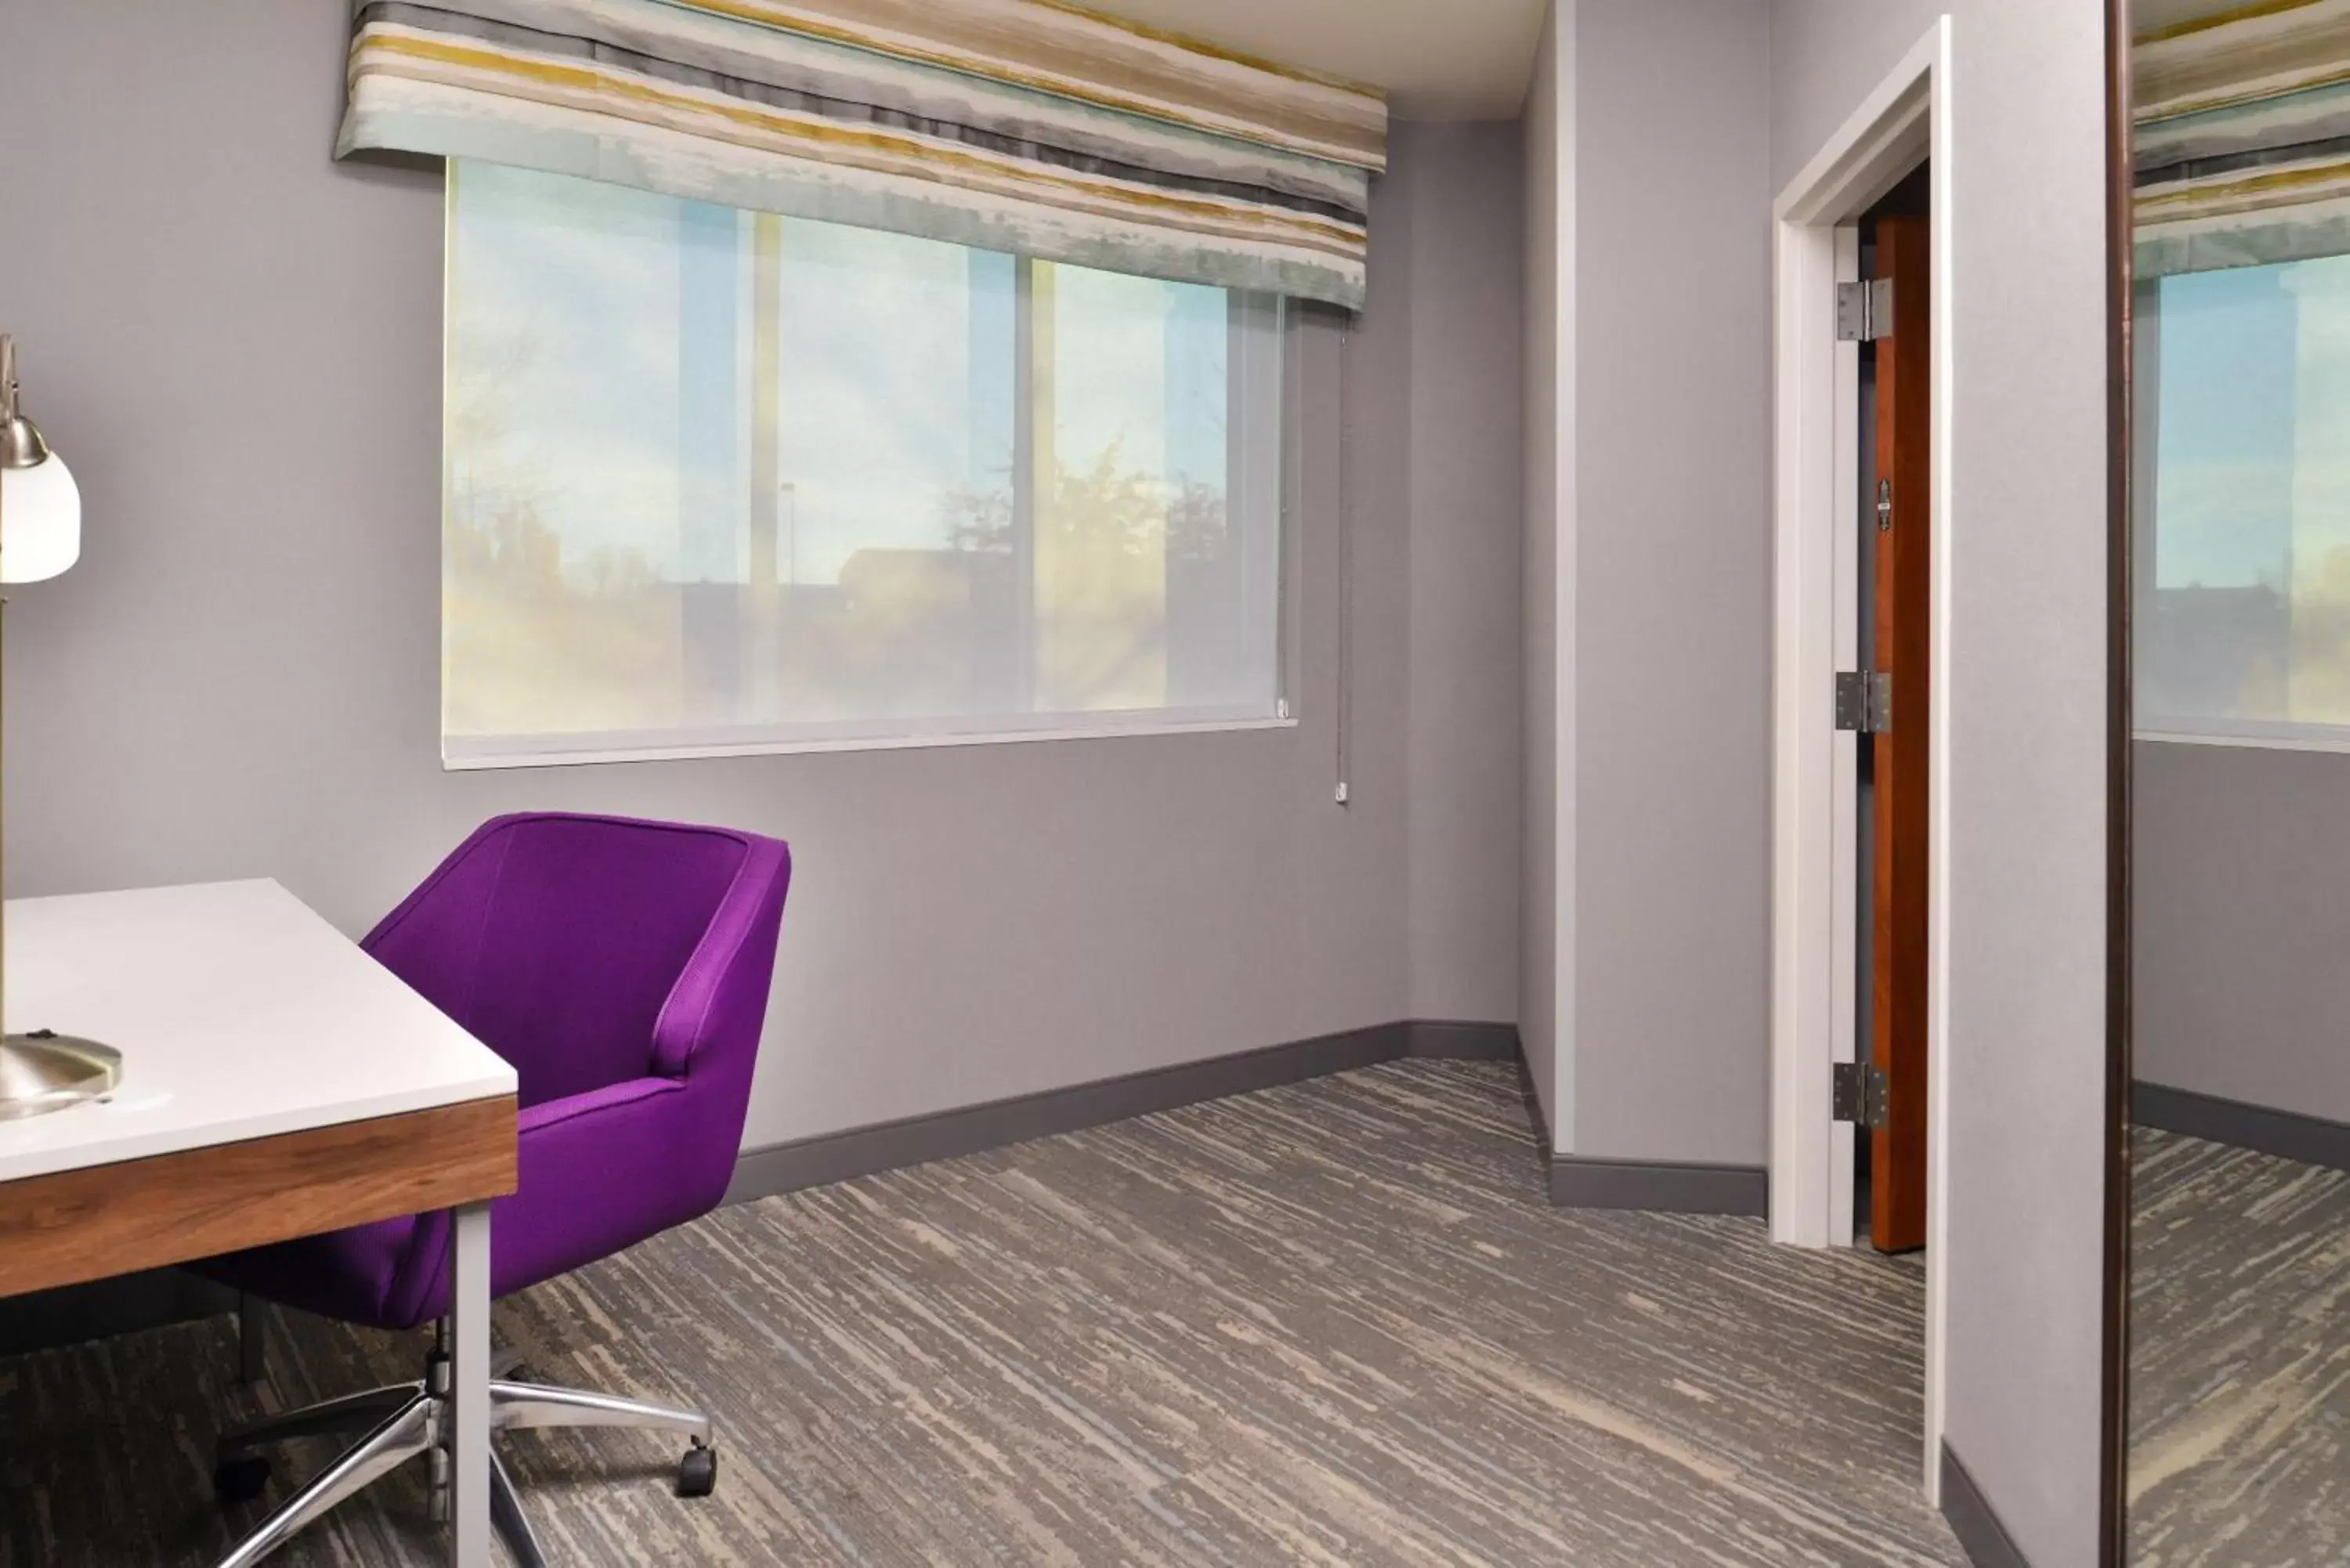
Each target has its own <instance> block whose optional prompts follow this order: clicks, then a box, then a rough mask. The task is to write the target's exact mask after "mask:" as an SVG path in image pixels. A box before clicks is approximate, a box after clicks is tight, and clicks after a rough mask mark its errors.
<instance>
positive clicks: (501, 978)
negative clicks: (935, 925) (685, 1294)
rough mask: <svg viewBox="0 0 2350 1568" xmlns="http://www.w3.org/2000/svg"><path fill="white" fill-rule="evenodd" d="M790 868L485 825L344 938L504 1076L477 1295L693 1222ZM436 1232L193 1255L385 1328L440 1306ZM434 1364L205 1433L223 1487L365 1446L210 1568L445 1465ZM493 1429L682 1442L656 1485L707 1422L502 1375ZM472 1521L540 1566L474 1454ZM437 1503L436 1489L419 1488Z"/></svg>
mask: <svg viewBox="0 0 2350 1568" xmlns="http://www.w3.org/2000/svg"><path fill="white" fill-rule="evenodd" d="M790 879H791V856H790V852H789V851H788V850H787V849H786V848H785V846H784V845H782V844H780V843H778V842H776V841H775V840H774V839H771V838H761V837H758V836H755V835H753V834H748V833H734V832H730V831H727V830H725V829H723V828H714V827H693V826H685V825H682V824H677V823H664V822H637V821H632V820H629V819H627V818H622V817H609V816H573V815H560V814H553V813H546V814H536V815H520V816H502V817H498V818H496V819H495V820H494V821H492V822H489V823H487V824H485V825H484V826H482V828H481V829H480V830H479V831H477V832H476V833H474V834H473V836H472V837H470V838H468V839H466V840H465V842H464V843H463V844H462V845H460V846H458V847H457V849H456V852H455V853H454V854H452V855H451V856H450V857H449V858H448V859H446V860H444V861H442V863H441V867H440V868H439V869H438V870H436V871H434V872H433V873H432V876H431V877H427V878H426V879H425V881H424V884H423V886H421V887H420V888H417V889H416V891H415V892H413V893H411V894H410V895H409V896H408V898H407V900H406V901H405V902H403V903H402V904H401V905H400V908H398V909H394V910H393V911H392V912H391V913H390V915H387V916H386V917H384V919H383V922H382V923H381V924H380V925H379V926H377V927H376V929H374V930H373V931H371V932H369V934H368V938H367V940H366V942H365V943H364V944H363V945H364V946H365V947H366V949H367V950H368V951H369V952H370V953H372V954H374V955H375V956H376V958H378V959H379V960H380V961H382V963H383V964H384V966H385V967H386V968H387V969H390V971H392V972H393V973H394V974H397V975H399V976H400V978H401V979H402V980H404V981H407V982H408V983H409V984H410V985H411V986H413V987H415V988H416V990H417V991H418V992H421V993H422V994H423V995H424V996H425V997H426V998H428V999H429V1000H430V1001H432V1002H433V1003H434V1004H435V1005H437V1006H438V1007H440V1008H441V1009H442V1011H443V1012H446V1013H448V1014H449V1016H450V1017H452V1018H453V1019H455V1020H456V1021H457V1022H458V1023H461V1024H463V1025H464V1026H465V1028H466V1029H467V1030H468V1031H470V1032H471V1033H473V1035H474V1036H475V1037H476V1038H478V1039H479V1040H481V1041H482V1042H483V1043H484V1044H486V1045H488V1046H489V1047H490V1048H491V1049H492V1050H494V1051H495V1052H497V1054H499V1055H501V1056H503V1057H504V1058H505V1059H506V1060H507V1061H508V1062H510V1063H512V1064H514V1068H515V1075H516V1077H517V1078H518V1079H519V1080H520V1085H521V1094H520V1102H521V1113H522V1115H521V1129H520V1137H521V1159H520V1179H519V1182H518V1185H517V1189H516V1190H515V1193H514V1195H513V1196H512V1197H509V1198H502V1199H498V1200H497V1201H496V1202H494V1203H493V1204H492V1205H491V1223H490V1274H491V1291H492V1293H493V1294H494V1295H501V1296H502V1295H504V1294H506V1293H509V1292H513V1291H518V1290H521V1289H523V1288H525V1286H529V1285H534V1284H536V1283H538V1282H540V1281H542V1280H546V1279H549V1278H552V1277H553V1276H555V1275H556V1274H560V1273H563V1272H566V1271H567V1270H571V1269H576V1268H577V1267H579V1266H580V1265H581V1264H583V1263H587V1262H594V1261H595V1260H596V1259H598V1258H602V1257H607V1256H608V1255H610V1254H611V1253H614V1252H617V1251H619V1250H620V1249H621V1248H623V1247H628V1246H631V1245H633V1244H635V1243H636V1242H639V1241H643V1240H645V1239H646V1238H647V1237H649V1236H651V1235H654V1234H656V1233H658V1232H660V1231H664V1230H667V1229H668V1228H670V1227H671V1226H672V1225H678V1224H681V1223H683V1222H684V1221H686V1220H691V1219H694V1218H695V1217H697V1216H699V1215H702V1214H705V1213H707V1212H709V1210H711V1209H712V1208H714V1207H715V1206H716V1205H717V1203H718V1200H719V1199H720V1197H721V1196H722V1195H723V1194H724V1192H725V1190H726V1182H727V1179H728V1177H729V1176H730V1175H731V1173H732V1172H733V1168H734V1158H735V1155H736V1153H737V1151H738V1149H739V1148H740V1147H741V1144H742V1138H743V1111H744V1108H745V1106H747V1104H748V1102H749V1098H750V1093H751V1067H752V1062H753V1059H754V1057H755V1056H756V1054H757V1052H758V1047H759V1029H760V1024H761V1022H762V1020H763V1019H764V1015H765V1012H766V1005H767V986H768V981H769V977H770V975H771V974H772V972H773V971H774V968H775V936H776V929H777V927H778V925H779V924H780V922H781V920H782V918H783V908H784V892H785V887H786V886H787V885H788V883H789V882H790ZM446 1226H447V1220H446V1218H445V1217H444V1216H442V1215H439V1214H424V1215H416V1216H411V1217H410V1218H407V1219H402V1220H383V1221H380V1223H377V1224H373V1225H361V1226H358V1227H355V1228H353V1229H351V1230H348V1231H336V1232H334V1233H332V1234H329V1235H325V1236H315V1237H310V1238H307V1239H306V1240H302V1241H288V1242H285V1243H282V1244H280V1245H277V1246H273V1247H263V1248H259V1249H256V1250H255V1251H249V1252H240V1253H237V1254H234V1256H231V1257H227V1258H222V1259H217V1260H214V1261H213V1262H211V1263H209V1264H207V1265H205V1269H206V1272H209V1273H211V1274H212V1275H213V1276H214V1277H215V1278H218V1279H220V1280H223V1281H224V1282H227V1283H230V1284H233V1285H234V1286H236V1287H237V1288H238V1289H240V1290H243V1291H246V1292H249V1293H253V1294H255V1295H257V1296H261V1297H263V1298H265V1299H266V1300H269V1301H274V1302H279V1303H285V1304H286V1305H289V1306H294V1307H299V1308H302V1309H305V1310H307V1311H310V1312H315V1313H321V1314H325V1315H327V1316H329V1317H334V1318H339V1319H342V1320H343V1321H345V1322H347V1323H356V1324H367V1325H369V1326H370V1327H375V1328H386V1329H408V1328H414V1327H417V1326H418V1325H420V1324H427V1323H439V1322H441V1321H442V1319H444V1318H445V1316H446V1314H447V1313H448V1310H449V1281H448V1278H447V1274H446V1272H445V1267H444V1260H445V1253H446V1238H445V1235H444V1231H445V1229H446ZM446 1388H447V1379H446V1359H445V1356H443V1355H442V1354H441V1353H440V1351H439V1350H438V1348H437V1347H436V1350H435V1353H434V1355H433V1356H432V1359H431V1360H430V1361H429V1362H428V1364H427V1367H426V1375H425V1376H424V1377H423V1378H422V1379H421V1380H419V1381H417V1382H415V1383H409V1384H402V1385H398V1386H393V1387H390V1388H380V1389H376V1390H374V1391H372V1392H369V1393H366V1394H358V1395H352V1396H348V1397H345V1398H341V1399H338V1400H333V1401H330V1402H328V1403H327V1404H324V1405H319V1406H315V1407H311V1408H309V1409H306V1410H300V1411H296V1412H294V1413H292V1414H289V1415H286V1416H283V1417H277V1418H276V1419H274V1420H269V1421H265V1422H262V1423H260V1424H258V1425H256V1426H254V1427H250V1428H244V1429H243V1430H241V1431H237V1432H233V1433H231V1434H229V1435H227V1436H226V1437H224V1438H222V1439H221V1447H220V1452H221V1456H222V1463H221V1468H220V1470H219V1472H218V1473H217V1476H216V1480H218V1482H219V1485H220V1488H221V1490H222V1491H223V1492H224V1495H228V1496H232V1497H234V1496H237V1495H240V1494H242V1495H246V1496H249V1495H252V1493H253V1492H254V1491H255V1490H258V1489H259V1487H260V1486H261V1485H262V1484H263V1483H264V1482H265V1480H266V1477H267V1467H266V1464H265V1462H264V1461H261V1460H259V1459H257V1458H255V1457H254V1455H255V1450H256V1449H259V1448H260V1447H261V1446H263V1445H265V1444H268V1443H273V1442H276V1441H278V1440H280V1439H282V1438H293V1437H300V1436H308V1435H315V1434H321V1433H354V1434H357V1433H364V1434H365V1437H364V1438H363V1439H362V1441H361V1442H360V1444H359V1447H358V1448H356V1449H352V1450H351V1451H350V1452H349V1453H348V1454H346V1455H345V1456H344V1457H343V1458H342V1459H340V1460H338V1462H337V1463H335V1464H334V1465H332V1466H330V1467H328V1469H327V1470H326V1471H325V1472H323V1473H322V1474H321V1475H319V1476H318V1477H317V1480H313V1481H312V1482H311V1483H310V1484H309V1485H308V1486H307V1487H305V1488H304V1489H303V1490H301V1491H299V1492H297V1493H296V1494H295V1495H294V1496H293V1497H292V1498H291V1499H290V1500H288V1501H287V1502H286V1504H285V1506H283V1507H282V1508H280V1509H279V1510H278V1511H276V1513H274V1514H272V1515H271V1516H270V1518H269V1520H268V1521H267V1522H266V1523H265V1524H264V1525H263V1526H262V1527H261V1529H260V1530H259V1531H258V1532H255V1534H254V1535H253V1536H252V1537H250V1538H249V1539H248V1540H247V1541H246V1542H244V1544H243V1545H242V1546H241V1547H239V1549H238V1551H237V1552H236V1554H235V1555H234V1556H232V1557H230V1558H229V1559H228V1560H227V1562H226V1563H224V1568H230V1565H232V1564H234V1565H242V1564H247V1563H257V1562H259V1561H260V1560H261V1559H262V1558H263V1557H265V1556H266V1555H267V1554H268V1553H269V1552H272V1551H274V1550H276V1547H277V1546H279V1545H280V1544H282V1543H283V1542H285V1541H286V1539H287V1538H288V1537H289V1536H291V1535H292V1534H293V1533H294V1532H296V1531H297V1530H299V1529H301V1528H302V1527H303V1526H304V1525H306V1524H307V1523H309V1522H310V1521H312V1520H314V1519H316V1518H317V1517H318V1516H319V1515H320V1514H323V1513H325V1512H326V1511H328V1509H331V1508H333V1507H334V1506H335V1505H336V1504H337V1503H338V1502H340V1501H343V1500H344V1499H345V1498H347V1497H349V1496H350V1495H352V1494H353V1493H354V1492H357V1491H359V1490H361V1489H362V1488H364V1487H366V1486H368V1485H369V1483H371V1482H372V1481H374V1480H376V1479H377V1478H378V1477H380V1476H381V1475H383V1474H385V1473H387V1472H388V1471H390V1470H391V1469H395V1468H397V1467H398V1466H399V1465H400V1464H401V1463H403V1462H405V1461H406V1460H408V1459H412V1458H414V1457H415V1456H416V1455H418V1454H422V1453H431V1454H432V1455H433V1460H432V1462H433V1466H434V1471H435V1478H436V1480H440V1479H441V1478H442V1477H443V1476H445V1464H446V1459H445V1457H444V1454H443V1450H442V1448H441V1447H440V1434H442V1433H443V1432H445V1431H446V1430H447V1423H446V1422H445V1421H444V1420H443V1419H442V1415H441V1402H442V1399H443V1397H445V1392H446ZM490 1401H491V1420H492V1425H493V1427H494V1428H516V1427H577V1426H599V1427H650V1428H657V1429H660V1430H667V1431H674V1432H679V1433H682V1434H683V1435H684V1436H685V1437H686V1438H688V1439H689V1440H690V1442H691V1448H689V1449H687V1450H686V1454H685V1458H684V1459H683V1460H682V1462H681V1464H680V1467H679V1475H678V1490H680V1491H681V1493H684V1494H687V1495H700V1494H702V1493H705V1492H707V1491H708V1490H710V1489H711V1487H712V1485H713V1484H714V1483H715V1481H716V1479H717V1454H716V1450H715V1449H713V1448H712V1446H711V1432H710V1422H709V1420H708V1418H707V1417H703V1416H702V1415H699V1414H697V1413H695V1412H692V1411H688V1410H672V1409H668V1408H665V1407H660V1406H654V1405H644V1404H639V1403H638V1402H636V1401H634V1400H629V1399H619V1398H614V1397H607V1396H604V1395H598V1394H588V1393H582V1392H579V1391H577V1390H572V1389H564V1388H549V1387H543V1386H538V1385H536V1384H530V1383H518V1382H513V1381H508V1380H505V1379H504V1378H499V1379H497V1380H494V1382H493V1383H492V1385H491V1389H490ZM491 1464H492V1469H493V1474H492V1492H491V1497H492V1511H493V1517H494V1521H495V1522H496V1524H497V1527H498V1531H499V1533H500V1534H501V1535H503V1536H504V1538H505V1540H506V1542H507V1544H508V1547H509V1548H510V1550H511V1551H512V1552H513V1553H514V1555H515V1559H516V1560H517V1561H518V1562H520V1563H525V1564H530V1563H538V1562H539V1561H540V1554H539V1551H538V1548H537V1545H536V1542H534V1541H533V1540H532V1538H531V1533H530V1527H529V1525H528V1523H527V1522H526V1521H525V1519H524V1517H523V1514H522V1511H521V1509H520V1507H519V1506H518V1504H517V1502H516V1501H515V1494H514V1487H513V1483H512V1481H511V1480H510V1479H509V1478H508V1476H507V1473H506V1470H505V1467H504V1464H503V1463H501V1462H500V1461H499V1460H498V1459H497V1458H496V1456H495V1454H494V1453H493V1455H492V1458H491ZM435 1492H436V1498H437V1495H438V1492H439V1488H438V1487H437V1486H436V1488H435Z"/></svg>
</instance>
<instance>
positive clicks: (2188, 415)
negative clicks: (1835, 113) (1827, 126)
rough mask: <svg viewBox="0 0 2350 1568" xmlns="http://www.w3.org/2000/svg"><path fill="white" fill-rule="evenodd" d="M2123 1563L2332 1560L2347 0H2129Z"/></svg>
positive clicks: (2347, 680)
mask: <svg viewBox="0 0 2350 1568" xmlns="http://www.w3.org/2000/svg"><path fill="white" fill-rule="evenodd" d="M2126 17H2127V21H2126V28H2127V32H2128V36H2129V38H2130V47H2129V67H2130V69H2129V80H2130V83H2131V86H2130V89H2129V107H2130V114H2129V117H2128V121H2129V126H2130V130H2131V145H2130V148H2129V157H2128V159H2127V160H2126V169H2127V172H2128V175H2129V178H2130V185H2131V189H2130V191H2129V192H2128V194H2127V197H2126V200H2127V203H2128V209H2129V215H2128V217H2127V219H2126V226H2127V232H2128V235H2129V240H2130V247H2129V248H2130V254H2132V256H2133V257H2134V262H2135V269H2134V270H2135V278H2134V281H2133V282H2132V283H2131V285H2130V288H2129V296H2128V297H2129V304H2130V317H2129V320H2130V334H2129V340H2130V343H2131V347H2132V351H2131V353H2130V355H2129V357H2128V358H2129V363H2130V365H2131V368H2132V369H2131V375H2130V378H2129V380H2128V383H2127V393H2126V396H2127V398H2128V405H2127V423H2126V433H2127V440H2126V443H2125V446H2126V451H2127V452H2128V454H2129V455H2128V475H2129V483H2128V486H2127V492H2128V494H2129V504H2128V528H2129V540H2128V543H2129V548H2128V551H2127V554H2126V560H2127V563H2128V565H2127V572H2126V578H2123V577H2121V576H2118V575H2117V580H2116V595H2117V597H2121V598H2123V599H2124V600H2125V601H2126V605H2127V607H2128V609H2129V612H2130V617H2131V633H2130V647H2131V658H2130V660H2129V665H2128V668H2127V670H2126V671H2125V672H2123V673H2124V674H2126V679H2127V682H2128V684H2127V686H2126V688H2124V689H2123V690H2126V691H2127V693H2128V699H2129V701H2130V703H2131V712H2130V719H2129V722H2130V729H2129V731H2128V734H2129V736H2130V739H2129V741H2128V744H2127V750H2128V763H2127V774H2126V780H2127V790H2128V795H2127V805H2128V813H2127V832H2128V839H2127V847H2128V855H2127V858H2126V877H2127V880H2126V884H2125V886H2126V888H2127V889H2128V896H2129V900H2130V901H2129V905H2128V909H2127V916H2128V922H2129V927H2130V933H2131V934H2130V940H2129V942H2128V944H2127V952H2128V958H2129V966H2128V971H2127V975H2128V980H2127V984H2128V998H2129V1002H2130V1007H2129V1025H2128V1038H2127V1041H2126V1044H2117V1047H2116V1050H2117V1055H2116V1061H2117V1062H2119V1063H2124V1064H2126V1071H2127V1081H2128V1083H2129V1101H2130V1105H2131V1123H2132V1125H2131V1126H2129V1127H2127V1129H2126V1137H2127V1139H2128V1144H2127V1151H2126V1152H2127V1160H2126V1177H2127V1181H2126V1188H2124V1189H2122V1190H2125V1191H2126V1194H2127V1204H2128V1210H2127V1249H2126V1255H2127V1262H2128V1277H2127V1281H2126V1289H2127V1298H2126V1299H2127V1309H2128V1310H2127V1318H2126V1322H2127V1334H2126V1351H2127V1354H2126V1366H2127V1385H2126V1416H2125V1415H2123V1409H2122V1407H2117V1409H2116V1415H2117V1417H2121V1418H2122V1420H2123V1423H2124V1430H2125V1432H2126V1444H2125V1445H2124V1449H2125V1452H2126V1465H2125V1466H2124V1467H2123V1469H2122V1474H2121V1476H2120V1478H2119V1482H2120V1484H2119V1487H2118V1492H2117V1495H2116V1498H2115V1499H2114V1501H2115V1504H2116V1514H2115V1515H2109V1517H2111V1518H2115V1519H2116V1522H2117V1524H2118V1529H2119V1534H2120V1538H2121V1541H2122V1542H2123V1543H2124V1545H2125V1547H2126V1550H2125V1551H2124V1552H2122V1553H2121V1559H2122V1561H2124V1562H2126V1563H2132V1564H2145V1565H2149V1568H2150V1565H2153V1564H2161V1565H2162V1568H2195V1565H2202V1564H2210V1565H2220V1564H2225V1565H2228V1568H2262V1565H2266V1564H2278V1565H2282V1564H2286V1563H2343V1562H2350V88H2345V87H2344V86H2343V85H2342V83H2343V82H2344V80H2345V77H2350V5H2345V4H2344V3H2343V0H2284V3H2280V0H2261V3H2257V4H2245V3H2244V0H2230V3H2228V4H2219V3H2214V0H2128V3H2127V10H2126Z"/></svg>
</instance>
